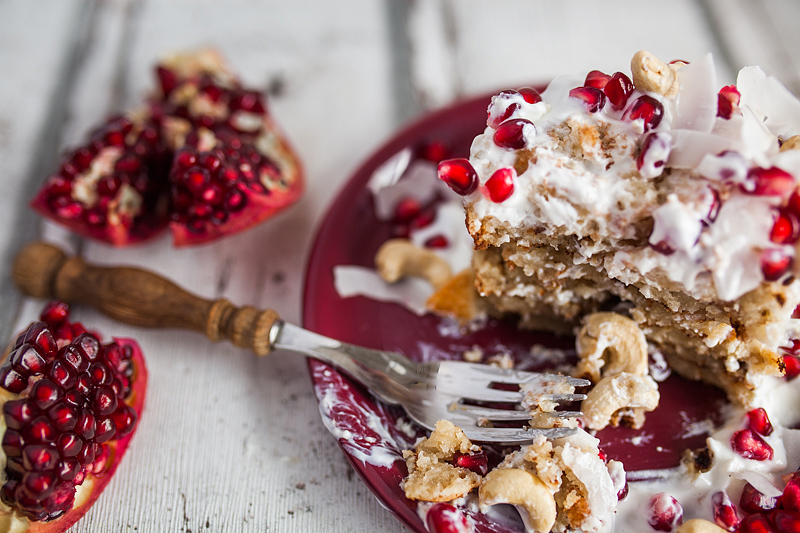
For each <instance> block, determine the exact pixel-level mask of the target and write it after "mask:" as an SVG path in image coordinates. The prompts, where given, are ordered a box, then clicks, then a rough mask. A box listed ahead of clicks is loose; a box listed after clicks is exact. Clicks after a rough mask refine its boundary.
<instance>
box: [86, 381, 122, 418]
mask: <svg viewBox="0 0 800 533" xmlns="http://www.w3.org/2000/svg"><path fill="white" fill-rule="evenodd" d="M117 405H118V403H117V395H116V393H115V392H114V389H112V388H111V387H109V386H108V385H103V386H100V387H97V388H96V389H95V390H94V395H93V397H92V406H93V407H94V412H95V413H96V414H98V415H100V416H108V415H110V414H111V413H113V412H114V411H116V410H117ZM98 423H99V422H98Z"/></svg>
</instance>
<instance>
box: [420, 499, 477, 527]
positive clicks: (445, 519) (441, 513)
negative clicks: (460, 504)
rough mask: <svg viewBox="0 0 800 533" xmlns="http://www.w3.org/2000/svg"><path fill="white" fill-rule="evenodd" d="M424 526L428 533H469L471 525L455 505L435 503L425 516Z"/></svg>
mask: <svg viewBox="0 0 800 533" xmlns="http://www.w3.org/2000/svg"><path fill="white" fill-rule="evenodd" d="M425 524H426V525H427V527H428V531H430V533H470V532H472V531H473V530H474V528H473V526H472V523H471V522H470V521H468V519H467V517H466V516H465V515H464V513H462V512H461V511H460V510H459V509H458V508H457V507H456V506H455V505H453V504H450V503H435V504H433V505H432V506H431V507H430V509H428V512H427V513H426V514H425Z"/></svg>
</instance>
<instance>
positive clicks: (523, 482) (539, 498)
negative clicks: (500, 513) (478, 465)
mask: <svg viewBox="0 0 800 533" xmlns="http://www.w3.org/2000/svg"><path fill="white" fill-rule="evenodd" d="M478 498H479V502H480V508H481V511H486V509H487V508H488V507H489V506H491V505H495V504H498V503H510V504H512V505H514V506H515V507H516V508H517V510H518V511H519V513H520V516H521V517H522V521H523V522H524V523H525V529H526V530H527V531H528V532H529V533H547V532H549V531H550V530H551V529H552V528H553V525H554V524H555V523H556V501H555V498H554V497H553V495H552V494H551V493H550V490H549V489H548V488H547V486H546V485H545V484H544V483H543V482H542V480H541V479H539V478H538V477H537V476H536V475H534V474H531V473H530V472H527V471H525V470H520V469H518V468H504V469H496V470H492V471H491V472H489V473H488V474H487V475H486V477H485V478H483V484H482V485H481V487H480V489H478Z"/></svg>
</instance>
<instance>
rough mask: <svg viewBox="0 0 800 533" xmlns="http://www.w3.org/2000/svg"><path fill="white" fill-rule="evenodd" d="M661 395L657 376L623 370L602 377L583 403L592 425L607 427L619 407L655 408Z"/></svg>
mask: <svg viewBox="0 0 800 533" xmlns="http://www.w3.org/2000/svg"><path fill="white" fill-rule="evenodd" d="M659 398H660V395H659V393H658V386H657V385H656V382H655V381H653V378H651V377H650V376H638V375H635V374H629V373H627V372H623V373H621V374H619V375H616V376H609V377H605V378H603V379H601V380H600V382H599V383H598V384H597V385H595V386H594V388H593V389H592V390H590V391H589V392H588V394H587V395H586V399H585V400H583V402H582V403H581V411H582V412H583V417H584V421H585V422H586V426H587V427H588V428H589V429H603V428H604V427H606V426H607V425H608V424H609V422H611V417H612V416H613V415H614V413H616V412H617V411H619V410H621V409H634V410H636V409H642V410H644V411H652V410H654V409H655V408H656V407H658V400H659ZM639 418H641V417H639ZM635 422H639V420H636V421H635ZM639 423H640V422H639Z"/></svg>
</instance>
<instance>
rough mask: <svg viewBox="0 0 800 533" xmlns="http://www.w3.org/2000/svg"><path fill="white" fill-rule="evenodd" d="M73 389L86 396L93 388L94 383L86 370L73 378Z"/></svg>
mask: <svg viewBox="0 0 800 533" xmlns="http://www.w3.org/2000/svg"><path fill="white" fill-rule="evenodd" d="M74 390H75V391H76V392H78V393H80V394H81V395H83V396H84V397H86V396H88V395H89V394H90V393H91V392H92V391H93V390H94V383H92V378H91V377H90V376H89V374H88V373H87V372H84V373H82V374H80V375H79V376H78V377H77V379H76V380H75V389H74Z"/></svg>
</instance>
